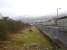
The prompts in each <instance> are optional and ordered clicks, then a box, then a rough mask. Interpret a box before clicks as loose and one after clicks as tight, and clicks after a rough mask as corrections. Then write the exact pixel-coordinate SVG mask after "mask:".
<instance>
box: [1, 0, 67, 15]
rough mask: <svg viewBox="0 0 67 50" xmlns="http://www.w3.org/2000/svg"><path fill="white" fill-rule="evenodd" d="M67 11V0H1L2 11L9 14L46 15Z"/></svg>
mask: <svg viewBox="0 0 67 50" xmlns="http://www.w3.org/2000/svg"><path fill="white" fill-rule="evenodd" d="M57 8H61V9H60V10H59V14H60V13H62V14H63V13H64V12H67V0H0V13H2V14H4V15H9V16H45V15H49V14H56V9H57Z"/></svg>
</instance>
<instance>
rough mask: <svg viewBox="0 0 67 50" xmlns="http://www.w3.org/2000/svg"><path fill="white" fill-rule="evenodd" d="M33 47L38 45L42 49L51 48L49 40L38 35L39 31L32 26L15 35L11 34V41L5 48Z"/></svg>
mask: <svg viewBox="0 0 67 50" xmlns="http://www.w3.org/2000/svg"><path fill="white" fill-rule="evenodd" d="M30 30H32V31H30ZM33 45H38V46H39V45H40V46H42V47H44V48H50V47H53V46H52V43H51V42H50V41H49V39H48V38H46V37H44V36H43V35H42V34H41V33H40V31H39V30H38V29H37V28H36V27H34V26H32V27H31V28H27V29H25V30H23V31H21V32H19V33H17V34H12V35H11V41H10V42H9V43H8V44H7V45H6V46H8V47H23V46H33Z"/></svg>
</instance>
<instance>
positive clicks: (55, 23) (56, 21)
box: [55, 8, 61, 26]
mask: <svg viewBox="0 0 67 50" xmlns="http://www.w3.org/2000/svg"><path fill="white" fill-rule="evenodd" d="M60 9H61V8H57V17H59V16H58V14H59V13H58V12H59V10H60ZM55 24H56V26H57V19H55Z"/></svg>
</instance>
